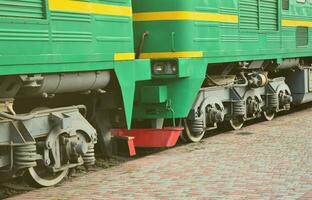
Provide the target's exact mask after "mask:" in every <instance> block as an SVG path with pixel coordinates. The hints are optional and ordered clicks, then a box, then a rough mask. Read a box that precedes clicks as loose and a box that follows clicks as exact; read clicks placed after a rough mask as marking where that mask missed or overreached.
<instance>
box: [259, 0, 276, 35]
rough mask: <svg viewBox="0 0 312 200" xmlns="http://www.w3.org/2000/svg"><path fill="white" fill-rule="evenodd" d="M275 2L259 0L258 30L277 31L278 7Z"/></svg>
mask: <svg viewBox="0 0 312 200" xmlns="http://www.w3.org/2000/svg"><path fill="white" fill-rule="evenodd" d="M277 5H278V4H277V0H260V29H261V30H272V31H276V30H277V29H278V6H277Z"/></svg>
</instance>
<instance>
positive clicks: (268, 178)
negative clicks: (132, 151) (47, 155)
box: [12, 108, 312, 200]
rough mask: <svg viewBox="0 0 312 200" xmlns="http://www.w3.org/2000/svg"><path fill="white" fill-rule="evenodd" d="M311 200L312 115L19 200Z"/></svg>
mask: <svg viewBox="0 0 312 200" xmlns="http://www.w3.org/2000/svg"><path fill="white" fill-rule="evenodd" d="M124 198H128V199H134V198H136V199H248V200H250V199H261V200H262V199H283V200H284V199H302V200H308V199H312V108H309V109H306V110H302V111H299V112H295V113H291V114H289V115H287V116H286V115H285V116H280V117H278V118H277V119H275V120H273V121H272V122H261V123H257V124H252V125H249V126H247V127H244V128H243V129H242V130H240V131H233V132H226V133H222V134H219V135H215V136H212V137H208V138H206V139H205V140H204V141H203V142H201V143H199V144H188V145H182V146H179V147H176V148H173V149H170V150H166V151H162V152H160V153H156V154H153V155H150V156H147V157H143V158H140V159H137V160H133V161H129V162H126V163H124V164H122V165H120V166H117V167H114V168H111V169H108V170H102V171H98V172H93V173H89V174H88V175H85V176H82V177H79V178H76V179H73V180H72V181H69V182H66V183H64V184H62V185H61V186H58V187H54V188H43V189H40V190H36V191H32V192H29V193H26V194H23V195H20V196H17V197H15V198H12V199H22V200H26V199H51V200H52V199H53V200H56V199H124Z"/></svg>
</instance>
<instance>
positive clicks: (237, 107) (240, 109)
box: [233, 101, 246, 116]
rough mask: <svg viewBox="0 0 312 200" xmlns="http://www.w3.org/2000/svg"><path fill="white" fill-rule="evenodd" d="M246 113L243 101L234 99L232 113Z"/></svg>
mask: <svg viewBox="0 0 312 200" xmlns="http://www.w3.org/2000/svg"><path fill="white" fill-rule="evenodd" d="M245 113H246V105H245V101H236V102H234V103H233V115H235V116H244V115H245Z"/></svg>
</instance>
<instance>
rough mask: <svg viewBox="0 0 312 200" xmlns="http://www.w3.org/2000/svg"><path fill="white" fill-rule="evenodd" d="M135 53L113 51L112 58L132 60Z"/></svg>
mask: <svg viewBox="0 0 312 200" xmlns="http://www.w3.org/2000/svg"><path fill="white" fill-rule="evenodd" d="M134 58H135V53H115V56H114V60H116V61H120V60H134Z"/></svg>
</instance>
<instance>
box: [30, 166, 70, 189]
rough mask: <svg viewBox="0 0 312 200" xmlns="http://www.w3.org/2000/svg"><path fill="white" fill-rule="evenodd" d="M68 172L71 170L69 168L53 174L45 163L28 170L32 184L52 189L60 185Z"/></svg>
mask: <svg viewBox="0 0 312 200" xmlns="http://www.w3.org/2000/svg"><path fill="white" fill-rule="evenodd" d="M37 163H38V162H37ZM68 172H69V169H68V168H67V169H64V170H63V171H60V172H55V173H53V172H51V171H50V170H49V169H47V168H46V167H45V166H44V165H43V163H42V164H40V163H38V166H36V167H31V168H28V176H29V177H30V178H31V182H32V183H33V184H35V185H36V186H40V187H50V186H53V185H56V184H58V183H60V182H61V181H62V180H63V179H64V178H65V177H66V176H67V174H68Z"/></svg>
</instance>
